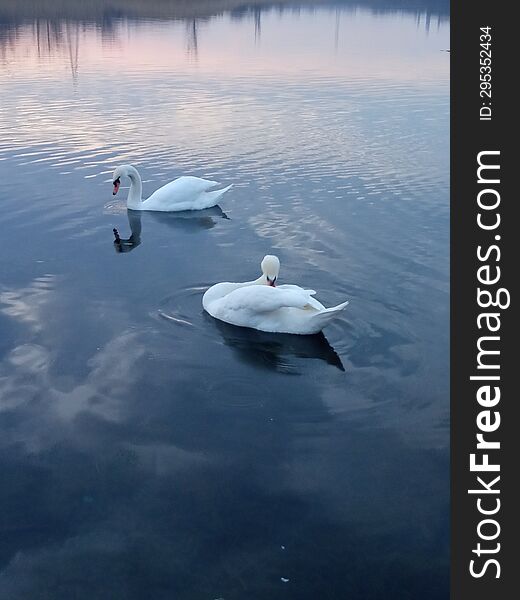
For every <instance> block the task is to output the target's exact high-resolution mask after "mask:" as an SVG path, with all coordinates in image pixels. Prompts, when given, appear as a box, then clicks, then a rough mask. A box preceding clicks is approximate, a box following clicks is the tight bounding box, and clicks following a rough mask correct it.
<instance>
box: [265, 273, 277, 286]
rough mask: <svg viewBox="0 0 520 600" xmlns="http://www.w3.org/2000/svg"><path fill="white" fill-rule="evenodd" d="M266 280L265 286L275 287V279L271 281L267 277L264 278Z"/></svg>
mask: <svg viewBox="0 0 520 600" xmlns="http://www.w3.org/2000/svg"><path fill="white" fill-rule="evenodd" d="M265 277H266V279H267V285H270V286H271V287H276V285H275V284H276V277H274V278H273V279H271V278H270V277H269V276H268V275H266V276H265Z"/></svg>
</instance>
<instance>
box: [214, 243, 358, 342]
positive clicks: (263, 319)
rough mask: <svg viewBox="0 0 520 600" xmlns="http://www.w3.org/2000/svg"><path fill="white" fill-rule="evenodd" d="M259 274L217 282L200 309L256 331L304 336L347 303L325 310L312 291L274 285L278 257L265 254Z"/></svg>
mask: <svg viewBox="0 0 520 600" xmlns="http://www.w3.org/2000/svg"><path fill="white" fill-rule="evenodd" d="M261 268H262V275H261V276H260V277H259V278H258V279H256V280H255V281H246V282H245V283H217V284H215V285H213V286H212V287H210V288H209V290H207V292H206V293H205V294H204V296H203V298H202V306H203V307H204V310H206V311H207V312H208V313H209V314H210V315H211V316H212V317H215V319H219V320H221V321H225V322H226V323H231V324H232V325H238V326H240V327H251V328H252V329H259V330H260V331H268V332H273V333H295V334H300V335H307V334H313V333H318V332H319V331H321V330H322V329H323V328H324V327H325V325H327V323H328V322H329V321H331V320H332V319H333V318H334V317H336V316H337V315H338V314H339V313H340V312H341V311H342V310H343V309H344V308H345V306H347V304H348V302H343V303H342V304H338V306H334V307H333V308H325V307H324V306H323V304H321V303H320V302H318V301H317V300H316V299H315V298H313V297H312V296H314V294H316V292H315V291H314V290H304V289H303V288H301V287H298V286H297V285H280V286H276V281H277V279H278V274H279V272H280V261H279V260H278V257H276V256H271V255H267V256H265V257H264V259H263V260H262V263H261Z"/></svg>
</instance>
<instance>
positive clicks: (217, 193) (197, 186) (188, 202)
mask: <svg viewBox="0 0 520 600" xmlns="http://www.w3.org/2000/svg"><path fill="white" fill-rule="evenodd" d="M121 177H129V178H130V191H129V192H128V199H127V201H126V206H127V208H130V209H132V210H157V211H163V212H167V211H180V210H203V209H205V208H211V207H212V206H215V205H216V204H217V202H218V201H219V199H220V197H221V196H222V195H223V194H225V193H226V192H227V191H228V190H229V188H230V187H232V185H233V184H231V185H228V186H227V187H225V188H222V189H220V190H214V189H213V188H215V187H216V186H217V185H219V184H218V183H217V182H216V181H209V180H208V179H200V178H199V177H179V178H178V179H175V180H174V181H170V183H167V184H166V185H163V187H161V188H159V189H158V190H156V191H155V192H154V193H153V194H152V195H151V196H150V197H149V198H148V199H146V200H143V199H142V193H143V184H142V181H141V177H140V175H139V173H138V172H137V169H136V168H135V167H132V165H122V166H121V167H117V168H116V170H115V171H114V174H113V175H112V182H113V185H114V190H113V192H112V193H113V195H114V196H115V195H116V194H117V192H118V190H119V186H120V184H121Z"/></svg>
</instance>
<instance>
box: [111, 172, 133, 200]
mask: <svg viewBox="0 0 520 600" xmlns="http://www.w3.org/2000/svg"><path fill="white" fill-rule="evenodd" d="M129 171H130V165H122V166H121V167H116V170H115V171H114V173H113V174H112V183H113V185H114V190H113V191H112V194H113V195H114V196H115V195H116V194H117V192H118V191H119V186H120V185H121V177H128V172H129Z"/></svg>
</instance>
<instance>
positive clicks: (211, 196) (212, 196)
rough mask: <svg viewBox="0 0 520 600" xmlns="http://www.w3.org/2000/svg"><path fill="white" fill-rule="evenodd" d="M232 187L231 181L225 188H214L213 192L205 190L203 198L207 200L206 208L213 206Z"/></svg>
mask: <svg viewBox="0 0 520 600" xmlns="http://www.w3.org/2000/svg"><path fill="white" fill-rule="evenodd" d="M232 187H233V184H232V183H231V184H230V185H228V186H227V187H225V188H222V189H221V190H214V191H213V192H206V194H205V199H206V200H207V201H208V202H207V207H206V208H210V207H212V206H215V205H216V204H217V203H218V201H219V199H220V198H221V197H222V196H223V195H224V194H225V193H226V192H227V191H228V190H229V189H231V188H232Z"/></svg>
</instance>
